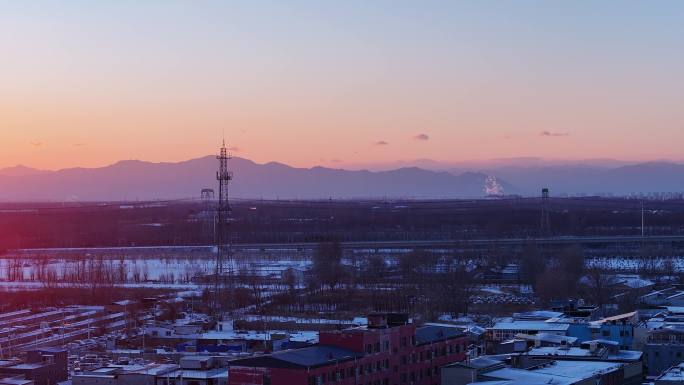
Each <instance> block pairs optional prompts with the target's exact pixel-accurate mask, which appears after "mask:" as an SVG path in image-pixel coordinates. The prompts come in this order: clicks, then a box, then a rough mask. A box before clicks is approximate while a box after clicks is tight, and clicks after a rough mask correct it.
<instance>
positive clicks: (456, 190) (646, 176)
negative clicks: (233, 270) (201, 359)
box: [0, 156, 684, 201]
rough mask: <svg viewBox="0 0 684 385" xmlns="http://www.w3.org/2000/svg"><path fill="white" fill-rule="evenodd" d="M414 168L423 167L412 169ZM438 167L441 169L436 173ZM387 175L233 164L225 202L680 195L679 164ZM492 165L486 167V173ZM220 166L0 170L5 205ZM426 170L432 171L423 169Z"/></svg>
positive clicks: (145, 184)
mask: <svg viewBox="0 0 684 385" xmlns="http://www.w3.org/2000/svg"><path fill="white" fill-rule="evenodd" d="M415 164H419V165H421V166H424V167H416V166H415ZM440 165H441V166H442V167H445V168H444V169H442V170H440V169H439V167H440ZM402 166H404V167H399V168H394V169H387V170H376V171H369V170H345V169H335V168H326V167H312V168H297V167H291V166H288V165H285V164H282V163H277V162H270V163H265V164H258V163H255V162H253V161H251V160H248V159H244V158H237V157H236V158H233V159H232V160H231V161H230V168H231V170H232V171H233V172H234V180H233V182H232V184H231V187H230V195H231V196H232V197H236V198H264V199H328V198H336V199H344V198H381V197H390V198H480V197H484V196H486V195H487V192H491V191H494V192H498V193H504V194H519V195H523V196H537V195H539V193H540V190H541V188H542V187H548V188H550V189H551V193H552V195H560V194H597V193H602V194H615V195H627V194H631V193H649V192H681V191H684V165H682V164H679V163H673V162H664V161H663V162H648V163H638V164H624V163H623V162H619V161H610V160H600V161H597V162H593V163H592V162H573V163H568V164H562V163H554V162H549V165H544V164H543V162H540V161H537V160H536V158H529V159H527V158H525V160H524V161H523V160H520V159H516V160H515V161H508V162H506V161H504V160H502V161H500V162H494V163H490V164H472V165H467V164H459V165H458V167H456V168H454V167H451V168H449V167H450V166H453V165H444V164H440V163H439V162H435V161H429V160H421V161H420V162H418V163H413V164H412V163H411V162H404V163H402ZM486 166H489V167H486ZM216 168H217V160H216V158H215V157H214V156H206V157H201V158H197V159H191V160H187V161H182V162H175V163H169V162H163V163H153V162H145V161H138V160H126V161H120V162H117V163H115V164H112V165H109V166H105V167H98V168H68V169H62V170H56V171H48V170H38V169H33V168H29V167H24V166H15V167H9V168H4V169H0V200H2V201H115V200H153V199H181V198H193V197H198V196H199V192H200V190H201V189H202V188H206V187H209V188H215V186H216V180H215V170H216ZM428 168H429V169H428Z"/></svg>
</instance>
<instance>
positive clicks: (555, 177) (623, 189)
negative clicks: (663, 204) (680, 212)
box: [452, 162, 684, 195]
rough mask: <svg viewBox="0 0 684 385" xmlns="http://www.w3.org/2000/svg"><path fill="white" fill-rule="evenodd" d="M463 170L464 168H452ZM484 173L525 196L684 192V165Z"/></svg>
mask: <svg viewBox="0 0 684 385" xmlns="http://www.w3.org/2000/svg"><path fill="white" fill-rule="evenodd" d="M452 171H453V172H454V173H457V174H458V173H461V172H462V170H460V169H457V170H452ZM481 172H483V173H486V174H490V175H494V176H496V177H498V178H501V179H503V180H506V181H508V182H509V183H512V184H513V185H515V186H516V187H517V188H518V191H519V192H520V193H521V194H524V195H539V194H540V191H541V188H542V187H548V188H550V189H551V193H552V195H553V194H563V193H564V194H602V193H604V194H615V195H628V194H632V193H650V192H684V165H683V164H679V163H672V162H649V163H640V164H632V165H626V166H620V167H600V166H595V165H581V164H580V165H562V166H546V167H543V166H542V167H500V168H492V169H484V170H481Z"/></svg>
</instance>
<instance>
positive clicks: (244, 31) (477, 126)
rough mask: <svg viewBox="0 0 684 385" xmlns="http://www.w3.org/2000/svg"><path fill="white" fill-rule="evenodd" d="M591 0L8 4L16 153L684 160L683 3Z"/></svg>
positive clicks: (76, 157)
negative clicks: (225, 148) (226, 151)
mask: <svg viewBox="0 0 684 385" xmlns="http://www.w3.org/2000/svg"><path fill="white" fill-rule="evenodd" d="M478 3H479V4H481V5H478ZM578 3H579V4H577V3H574V2H572V4H571V3H566V4H564V5H563V6H561V5H560V4H554V5H553V6H550V5H544V4H543V3H542V4H541V5H540V4H539V3H535V2H526V1H522V2H520V3H517V4H516V6H515V7H512V6H509V5H503V4H501V3H499V4H500V5H499V6H494V5H493V4H489V3H487V4H483V2H472V3H469V2H454V3H451V4H449V5H446V4H445V3H442V2H425V4H424V5H423V6H422V7H420V8H416V7H415V6H412V5H411V4H410V3H404V2H386V3H385V2H378V3H375V4H372V5H371V4H365V2H349V3H346V2H345V4H338V5H335V6H333V5H321V4H319V3H316V2H308V3H307V2H304V3H300V4H298V5H296V6H294V5H293V6H291V7H287V6H283V5H279V4H278V3H270V4H268V6H266V5H264V3H262V2H256V3H253V2H244V3H235V4H232V5H231V6H228V5H226V4H225V3H224V2H211V1H210V2H207V3H205V4H203V6H202V7H199V6H192V5H190V4H188V3H183V2H178V3H175V2H174V3H171V2H170V3H164V5H162V4H161V3H154V2H150V3H148V4H145V5H140V6H135V5H134V4H133V3H119V4H94V3H90V2H78V1H76V2H73V3H69V4H62V5H56V4H49V3H46V4H44V6H42V7H38V6H31V5H25V4H21V3H16V4H11V3H10V4H3V5H0V52H2V57H3V59H2V66H1V67H0V135H1V139H2V142H1V144H0V146H1V147H0V167H4V166H10V165H15V164H25V165H28V166H33V167H39V168H48V169H56V168H63V167H71V166H100V165H105V164H109V163H113V162H115V161H117V160H121V159H143V160H150V161H178V160H185V159H188V158H192V157H198V156H203V155H207V154H210V153H213V152H215V150H216V147H217V145H218V144H219V143H220V139H221V136H222V134H223V133H224V132H225V136H226V139H227V141H228V142H229V143H230V145H231V146H234V147H237V148H236V149H235V151H234V153H235V155H239V156H243V157H246V158H250V159H253V160H255V161H259V162H266V161H272V160H276V161H280V162H284V163H288V164H292V165H295V166H312V165H317V164H323V165H327V166H336V167H337V166H339V167H342V166H344V165H345V164H362V163H373V162H387V161H392V160H407V159H418V158H430V159H436V160H443V161H459V160H469V159H488V158H504V157H518V156H540V157H552V158H618V159H626V160H648V159H663V158H669V159H676V160H679V159H681V158H682V157H681V155H680V153H681V143H682V141H684V127H683V126H682V124H683V123H682V122H683V121H684V119H683V118H684V109H683V108H681V100H684V99H683V98H682V97H683V96H684V95H683V94H684V77H683V76H681V68H684V66H682V64H684V53H682V52H683V51H682V50H681V41H680V39H679V37H681V36H682V35H683V34H684V27H682V25H681V23H680V21H681V17H682V16H684V12H683V11H682V9H683V8H684V6H681V3H680V4H678V3H676V2H672V3H670V2H664V3H666V4H667V5H668V6H669V8H668V7H660V8H659V7H650V6H648V5H647V4H643V6H642V5H640V4H639V3H638V2H635V3H631V2H629V3H628V4H629V5H628V6H620V7H617V8H614V9H613V8H610V6H604V5H601V6H599V5H597V4H596V3H594V4H590V3H582V2H578ZM494 4H496V3H494ZM663 5H665V4H663ZM543 133H546V134H543ZM421 134H423V135H424V136H422V139H417V136H418V135H421ZM380 142H384V143H386V144H383V145H380V144H378V143H380Z"/></svg>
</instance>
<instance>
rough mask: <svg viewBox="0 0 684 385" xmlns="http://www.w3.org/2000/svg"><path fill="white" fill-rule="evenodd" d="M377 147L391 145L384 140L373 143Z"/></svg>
mask: <svg viewBox="0 0 684 385" xmlns="http://www.w3.org/2000/svg"><path fill="white" fill-rule="evenodd" d="M373 144H375V145H376V146H387V145H388V144H389V143H388V142H386V141H384V140H378V141H377V142H375V143H373Z"/></svg>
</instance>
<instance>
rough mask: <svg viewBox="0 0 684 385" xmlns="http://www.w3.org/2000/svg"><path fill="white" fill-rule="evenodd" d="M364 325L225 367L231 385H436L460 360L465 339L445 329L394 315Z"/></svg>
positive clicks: (373, 318)
mask: <svg viewBox="0 0 684 385" xmlns="http://www.w3.org/2000/svg"><path fill="white" fill-rule="evenodd" d="M368 321H369V322H368V324H369V325H368V327H361V328H351V329H346V330H340V331H330V332H321V333H320V338H319V344H318V345H315V346H311V347H306V348H302V349H295V350H287V351H283V352H276V353H273V354H270V355H265V356H260V357H252V358H246V359H242V360H236V361H232V362H231V363H230V369H229V375H228V382H229V384H230V385H323V384H336V385H359V384H360V385H401V384H415V385H439V384H440V368H441V367H442V366H444V365H446V364H449V363H454V362H459V361H463V360H464V359H465V350H466V347H467V344H468V337H467V336H466V335H465V334H464V333H463V332H462V331H461V330H460V329H458V328H454V327H449V326H432V325H428V326H422V327H416V326H415V325H414V324H410V323H408V317H407V316H405V315H399V314H376V315H371V316H370V317H369V320H368Z"/></svg>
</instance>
